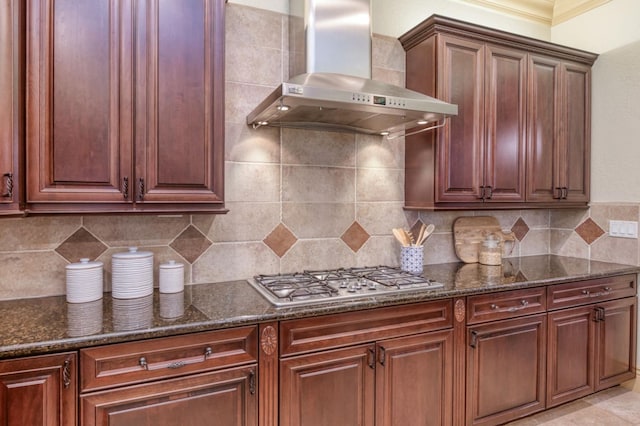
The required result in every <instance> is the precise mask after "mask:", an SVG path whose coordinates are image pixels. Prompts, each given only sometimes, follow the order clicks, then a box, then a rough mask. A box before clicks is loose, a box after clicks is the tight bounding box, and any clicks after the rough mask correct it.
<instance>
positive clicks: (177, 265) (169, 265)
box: [160, 260, 184, 269]
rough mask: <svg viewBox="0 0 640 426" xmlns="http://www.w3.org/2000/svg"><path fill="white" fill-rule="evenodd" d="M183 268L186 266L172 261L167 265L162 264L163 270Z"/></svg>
mask: <svg viewBox="0 0 640 426" xmlns="http://www.w3.org/2000/svg"><path fill="white" fill-rule="evenodd" d="M183 266H184V265H183V264H182V263H178V262H176V261H175V260H170V261H168V262H167V263H161V264H160V268H161V269H179V268H182V267H183Z"/></svg>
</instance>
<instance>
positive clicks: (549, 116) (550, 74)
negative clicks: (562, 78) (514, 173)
mask: <svg viewBox="0 0 640 426" xmlns="http://www.w3.org/2000/svg"><path fill="white" fill-rule="evenodd" d="M558 79H559V63H558V62H557V61H549V60H545V59H542V58H533V59H532V60H531V65H530V67H529V81H530V90H529V154H528V162H529V168H528V172H529V173H528V175H527V186H528V190H527V192H528V193H527V198H528V200H530V201H553V199H554V192H553V187H554V182H555V181H556V180H557V179H558V177H557V174H558V171H557V170H556V167H555V166H554V164H557V158H556V157H557V152H556V150H555V146H556V143H557V142H556V141H557V139H558V134H557V129H558V125H557V120H558V118H559V117H558V113H559V111H558V103H557V98H556V96H555V93H556V92H557V90H558V87H559V81H558Z"/></svg>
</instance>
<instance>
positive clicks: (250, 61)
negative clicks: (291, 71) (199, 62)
mask: <svg viewBox="0 0 640 426" xmlns="http://www.w3.org/2000/svg"><path fill="white" fill-rule="evenodd" d="M280 53H281V52H280V50H276V51H274V50H272V49H266V48H264V47H261V46H251V45H246V44H241V43H227V46H226V49H225V67H226V73H225V74H226V75H225V78H226V80H227V81H228V82H231V81H233V82H239V83H249V84H261V85H266V86H277V85H279V84H280V83H282V60H281V59H280ZM256 105H257V104H256Z"/></svg>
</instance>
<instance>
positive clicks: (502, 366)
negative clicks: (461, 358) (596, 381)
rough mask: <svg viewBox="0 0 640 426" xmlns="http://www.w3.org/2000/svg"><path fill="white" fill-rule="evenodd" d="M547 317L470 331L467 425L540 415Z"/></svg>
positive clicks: (489, 325) (542, 397)
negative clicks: (535, 413)
mask: <svg viewBox="0 0 640 426" xmlns="http://www.w3.org/2000/svg"><path fill="white" fill-rule="evenodd" d="M545 353H546V315H545V314H543V315H535V316H530V317H524V318H518V319H510V320H504V321H496V322H490V323H485V324H482V325H477V326H473V327H469V328H468V332H467V424H473V425H484V424H487V425H488V424H491V425H494V424H501V423H505V422H507V421H510V420H513V419H516V418H518V417H522V416H525V415H527V414H531V413H533V412H536V411H540V410H542V409H544V406H545V401H544V395H545V373H546V368H545V361H546V359H545Z"/></svg>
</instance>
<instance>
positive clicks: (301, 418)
mask: <svg viewBox="0 0 640 426" xmlns="http://www.w3.org/2000/svg"><path fill="white" fill-rule="evenodd" d="M374 348H375V346H374V345H363V346H355V347H350V348H346V349H338V350H332V351H324V352H319V353H314V354H310V355H301V356H298V357H293V358H288V359H285V360H282V361H281V362H280V423H279V424H280V425H281V426H328V425H362V426H372V425H373V424H374V398H375V395H374V392H375V383H374V376H375V361H374V350H375V349H374Z"/></svg>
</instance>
